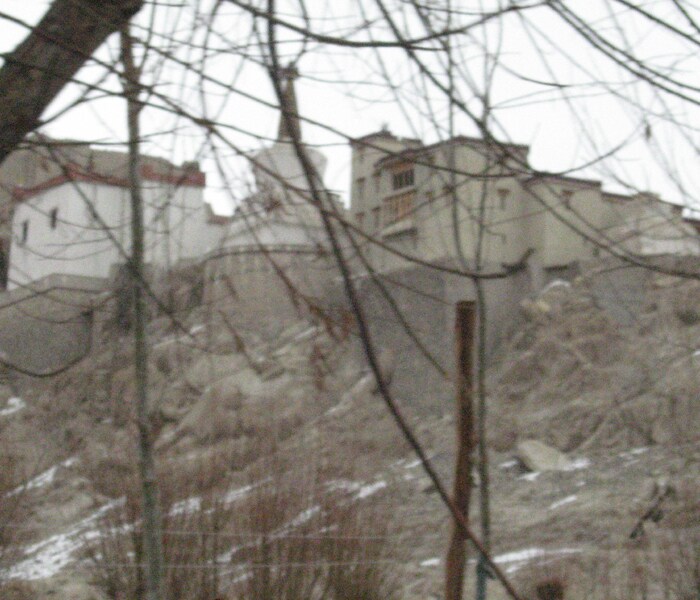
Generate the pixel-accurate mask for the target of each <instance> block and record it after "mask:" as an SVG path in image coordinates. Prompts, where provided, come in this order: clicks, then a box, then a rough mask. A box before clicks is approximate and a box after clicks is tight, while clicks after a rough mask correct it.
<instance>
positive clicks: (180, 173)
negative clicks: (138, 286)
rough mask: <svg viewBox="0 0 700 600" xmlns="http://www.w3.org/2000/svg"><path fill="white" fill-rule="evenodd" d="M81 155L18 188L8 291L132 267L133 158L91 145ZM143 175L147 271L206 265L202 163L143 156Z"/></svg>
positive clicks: (13, 219) (107, 275) (206, 215)
mask: <svg viewBox="0 0 700 600" xmlns="http://www.w3.org/2000/svg"><path fill="white" fill-rule="evenodd" d="M81 155H82V158H83V160H80V161H78V160H76V161H71V162H66V163H63V164H62V165H61V166H60V170H59V173H58V174H55V173H51V172H47V173H46V174H47V175H49V176H48V177H44V178H43V179H41V180H39V181H37V179H35V180H34V181H33V182H32V183H33V185H30V186H15V188H14V191H13V198H14V209H13V211H12V213H13V214H12V237H11V247H10V253H9V256H10V258H9V269H8V289H13V288H15V287H18V286H24V285H26V284H28V283H31V282H33V281H37V280H40V279H42V278H44V277H47V276H50V275H78V276H84V277H91V278H100V279H105V278H108V277H109V276H110V275H111V273H112V270H113V269H114V267H115V265H120V264H124V263H125V262H126V261H127V257H128V256H129V254H130V252H131V211H130V195H129V182H128V178H127V164H128V157H127V155H125V154H123V153H117V152H103V151H96V150H89V149H86V147H83V149H82V150H81ZM52 164H53V165H55V163H52ZM51 168H53V169H56V168H58V167H56V166H53V167H51ZM141 177H142V193H143V199H144V226H145V262H146V263H147V265H149V266H150V267H152V268H155V269H162V270H168V269H170V268H172V267H175V266H177V265H178V264H182V263H183V262H191V261H196V260H201V259H202V258H203V257H204V255H205V254H206V252H207V250H208V246H209V237H210V236H209V231H208V230H209V229H210V228H211V227H212V225H211V224H210V223H209V222H208V218H207V217H208V213H207V211H206V209H205V205H204V200H203V189H204V186H205V176H204V174H203V173H202V172H201V171H200V170H199V167H198V165H196V164H193V163H189V164H188V163H185V164H183V165H182V166H175V165H173V164H171V163H169V162H168V161H165V160H163V159H159V158H155V157H143V159H142V162H141Z"/></svg>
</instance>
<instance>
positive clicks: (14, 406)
mask: <svg viewBox="0 0 700 600" xmlns="http://www.w3.org/2000/svg"><path fill="white" fill-rule="evenodd" d="M26 406H27V403H26V402H25V401H24V400H22V398H17V397H16V396H13V397H12V398H10V399H9V400H8V401H7V403H6V404H5V408H3V409H2V410H0V417H7V416H8V415H12V414H14V413H16V412H19V411H20V410H22V409H23V408H25V407H26Z"/></svg>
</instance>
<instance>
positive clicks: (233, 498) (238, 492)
mask: <svg viewBox="0 0 700 600" xmlns="http://www.w3.org/2000/svg"><path fill="white" fill-rule="evenodd" d="M265 481H267V480H263V481H259V482H258V483H252V484H250V485H244V486H243V487H240V488H236V489H235V490H230V491H228V492H226V495H225V496H224V497H223V498H222V499H221V501H222V502H223V503H224V504H230V503H231V502H237V501H238V500H240V499H241V498H243V497H244V496H247V495H248V494H250V492H252V491H253V490H254V489H255V488H256V487H258V486H260V485H262V484H263V483H265Z"/></svg>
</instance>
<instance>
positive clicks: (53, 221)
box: [49, 208, 58, 229]
mask: <svg viewBox="0 0 700 600" xmlns="http://www.w3.org/2000/svg"><path fill="white" fill-rule="evenodd" d="M49 224H50V225H51V229H56V225H58V209H57V208H52V209H51V210H50V211H49Z"/></svg>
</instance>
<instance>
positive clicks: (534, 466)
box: [516, 440, 572, 471]
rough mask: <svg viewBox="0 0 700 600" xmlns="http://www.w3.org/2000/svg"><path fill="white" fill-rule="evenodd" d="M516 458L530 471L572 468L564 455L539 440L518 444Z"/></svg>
mask: <svg viewBox="0 0 700 600" xmlns="http://www.w3.org/2000/svg"><path fill="white" fill-rule="evenodd" d="M516 456H517V457H518V460H520V462H521V463H522V464H523V465H524V466H525V467H526V468H527V469H528V470H530V471H566V470H568V469H571V468H572V463H571V460H569V457H568V456H566V454H564V453H563V452H560V451H559V450H557V449H556V448H552V446H548V445H547V444H545V443H543V442H540V441H539V440H523V441H521V442H518V445H517V447H516Z"/></svg>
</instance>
